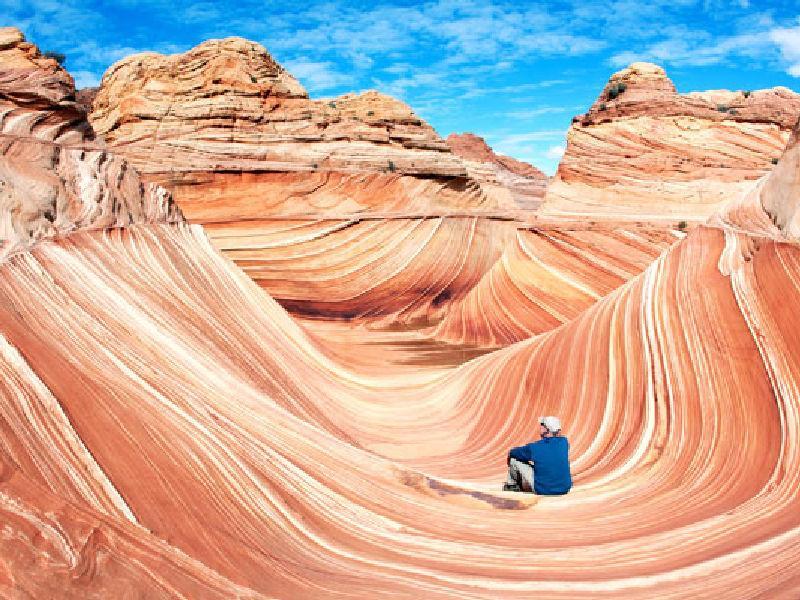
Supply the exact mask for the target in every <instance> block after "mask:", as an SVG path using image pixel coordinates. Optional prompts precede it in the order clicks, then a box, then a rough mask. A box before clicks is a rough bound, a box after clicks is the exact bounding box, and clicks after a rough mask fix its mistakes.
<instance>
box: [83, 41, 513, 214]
mask: <svg viewBox="0 0 800 600" xmlns="http://www.w3.org/2000/svg"><path fill="white" fill-rule="evenodd" d="M91 122H92V125H93V127H94V128H95V130H96V131H97V132H98V134H101V135H103V136H104V138H105V139H106V140H107V141H108V143H109V144H110V145H111V146H113V147H114V148H115V150H116V151H117V152H119V153H122V154H124V155H125V156H126V157H127V158H128V159H129V160H130V161H131V162H132V163H133V164H134V165H136V166H137V168H138V169H139V170H140V171H141V172H142V173H143V174H144V175H145V176H146V177H147V178H148V180H150V181H158V182H159V183H162V184H164V185H165V186H166V187H167V188H168V189H170V190H171V191H173V192H174V193H175V195H176V197H178V198H180V199H185V200H186V201H188V202H189V203H194V202H202V201H203V200H204V198H206V197H207V196H209V195H210V196H213V197H215V198H217V199H218V200H220V201H222V202H226V203H227V202H232V203H236V202H238V201H240V200H241V196H242V193H243V192H242V190H246V189H248V188H247V183H246V182H247V180H248V179H250V178H251V177H252V178H254V179H256V180H257V181H258V182H260V183H262V184H263V185H265V186H266V187H267V188H268V191H266V194H267V195H268V196H269V197H270V201H269V202H268V203H267V204H265V205H261V204H260V203H259V196H260V191H261V190H260V189H259V187H258V186H256V188H255V189H254V191H253V193H252V194H251V196H252V197H251V202H253V203H255V205H256V206H257V207H258V208H259V210H260V211H261V215H260V216H262V217H264V216H267V215H269V214H273V215H274V214H294V213H301V212H305V213H308V212H313V210H312V209H313V206H312V207H310V206H309V203H311V204H313V203H314V202H317V201H318V197H319V196H324V202H325V203H326V206H328V207H334V208H337V210H339V212H340V213H348V212H351V211H352V210H364V209H367V210H369V209H375V208H377V209H378V210H383V211H385V210H395V207H396V206H397V205H402V204H403V203H404V202H406V201H408V198H407V195H408V194H407V190H408V189H409V188H414V190H415V191H414V199H413V203H415V204H421V203H424V204H426V206H429V207H431V208H433V209H438V210H442V209H447V208H460V207H462V206H463V204H465V203H467V204H469V205H470V206H473V207H476V208H489V209H497V208H498V206H499V204H498V202H502V201H503V200H504V198H500V199H499V200H498V199H497V198H494V197H486V196H485V195H484V194H483V193H482V191H481V189H480V187H479V186H478V185H477V184H476V183H475V182H474V181H473V180H472V179H471V178H469V176H468V174H467V169H466V168H465V165H464V163H463V162H462V161H461V159H459V158H458V157H457V156H455V155H453V154H452V153H451V152H450V149H449V147H448V146H447V144H446V143H445V142H444V140H442V139H441V138H440V137H439V136H438V135H437V134H436V132H435V131H434V130H433V129H432V128H431V127H430V126H429V125H428V124H427V123H425V122H424V121H422V120H421V119H420V118H419V117H418V116H416V115H415V114H414V113H413V112H412V111H411V109H410V108H409V107H408V106H407V105H405V104H403V103H402V102H400V101H398V100H396V99H394V98H391V97H389V96H385V95H383V94H379V93H378V92H374V91H370V92H365V93H363V94H359V95H352V94H350V95H345V96H341V97H339V98H334V99H332V100H310V99H309V98H308V95H307V93H306V91H305V90H304V89H303V87H302V86H301V85H300V84H299V83H298V82H297V81H296V80H295V79H294V78H293V77H292V76H291V75H290V74H289V73H288V72H286V71H285V70H284V69H283V67H281V66H280V65H278V64H277V63H276V62H275V61H274V60H273V59H272V57H271V56H270V55H269V54H268V53H267V51H266V50H265V49H264V48H263V47H262V46H260V45H259V44H256V43H254V42H249V41H246V40H243V39H241V38H228V39H224V40H212V41H209V42H205V43H203V44H201V45H199V46H197V47H196V48H194V49H192V50H190V51H189V52H186V53H184V54H178V55H172V56H162V55H159V54H155V53H145V54H138V55H135V56H131V57H128V58H126V59H124V60H122V61H120V62H118V63H117V64H115V65H113V66H112V67H111V68H110V69H109V70H108V72H107V73H106V74H105V75H104V77H103V81H102V83H101V85H100V89H99V90H98V92H97V95H96V97H95V98H94V101H93V110H92V113H91ZM364 175H370V176H371V177H372V178H373V179H374V180H376V181H377V182H378V186H379V187H384V188H386V192H384V193H383V194H378V195H373V194H371V193H369V192H370V191H371V190H370V189H369V188H368V187H363V188H362V187H361V180H360V178H361V177H363V176H364ZM276 178H277V180H278V183H277V185H276V184H270V182H275V181H276ZM286 178H289V179H293V180H294V181H296V182H297V183H296V184H294V185H289V186H285V190H286V191H285V192H284V194H283V196H282V197H280V198H276V195H280V191H281V190H282V189H284V186H283V183H282V180H283V179H286ZM421 179H422V181H420V180H421ZM431 179H432V180H433V185H426V182H427V180H431ZM306 181H309V182H312V183H311V184H309V185H308V186H305V191H303V189H304V186H303V185H302V184H303V182H306ZM312 186H313V187H312ZM453 187H460V188H470V187H471V188H472V193H471V194H464V195H462V196H460V197H459V199H458V200H456V202H455V204H454V205H450V204H449V203H448V201H449V200H453V196H452V194H448V193H447V192H446V190H447V189H449V188H453ZM309 188H311V189H309ZM398 188H400V189H398ZM442 189H444V190H445V192H444V193H440V191H441V190H442ZM307 194H311V195H312V196H314V197H312V198H310V199H308V198H306V195H307ZM337 203H341V206H339V205H338V204H337ZM182 204H183V202H182ZM273 207H274V209H275V211H276V212H275V213H272V212H267V211H268V210H270V208H273ZM404 209H405V210H409V207H408V206H404ZM412 210H413V209H412Z"/></svg>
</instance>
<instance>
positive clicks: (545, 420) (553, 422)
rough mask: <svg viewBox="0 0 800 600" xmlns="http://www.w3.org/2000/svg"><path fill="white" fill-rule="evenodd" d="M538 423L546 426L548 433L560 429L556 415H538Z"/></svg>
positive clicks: (556, 431)
mask: <svg viewBox="0 0 800 600" xmlns="http://www.w3.org/2000/svg"><path fill="white" fill-rule="evenodd" d="M539 424H540V425H544V426H545V427H547V430H548V431H549V432H550V433H558V432H559V431H561V421H560V420H559V418H558V417H539Z"/></svg>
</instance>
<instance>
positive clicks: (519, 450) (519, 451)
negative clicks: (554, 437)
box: [506, 446, 533, 463]
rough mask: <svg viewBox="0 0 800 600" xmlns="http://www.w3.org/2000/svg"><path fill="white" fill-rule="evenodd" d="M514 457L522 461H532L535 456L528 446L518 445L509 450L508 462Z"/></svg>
mask: <svg viewBox="0 0 800 600" xmlns="http://www.w3.org/2000/svg"><path fill="white" fill-rule="evenodd" d="M512 458H516V459H517V460H518V461H521V462H524V463H526V462H530V461H532V460H533V456H531V451H530V448H529V447H528V446H517V447H516V448H512V449H511V450H509V452H508V460H507V461H506V463H510V462H511V459H512Z"/></svg>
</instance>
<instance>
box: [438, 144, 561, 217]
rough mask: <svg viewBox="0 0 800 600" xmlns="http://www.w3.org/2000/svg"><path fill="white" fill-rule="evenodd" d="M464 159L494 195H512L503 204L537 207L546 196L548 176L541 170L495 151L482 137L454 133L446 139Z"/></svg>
mask: <svg viewBox="0 0 800 600" xmlns="http://www.w3.org/2000/svg"><path fill="white" fill-rule="evenodd" d="M445 141H446V142H447V145H448V146H450V149H451V150H452V151H453V153H454V154H455V155H456V156H460V157H461V158H462V159H464V162H465V164H466V166H467V172H468V173H469V175H470V176H471V177H472V178H473V179H475V180H477V181H479V182H480V183H481V185H482V186H483V187H484V189H486V188H490V189H493V190H495V194H507V195H510V201H506V202H503V203H502V204H503V206H517V207H519V208H524V209H527V210H535V209H537V208H538V207H539V205H540V204H541V201H542V199H543V198H544V193H545V189H546V188H547V182H548V180H549V178H548V177H547V175H545V174H544V173H542V172H541V171H540V170H539V169H537V168H536V167H534V166H533V165H530V164H528V163H526V162H522V161H520V160H517V159H515V158H511V157H510V156H504V155H502V154H496V153H495V152H494V151H493V150H492V149H491V148H490V147H489V145H488V144H487V143H486V140H484V139H483V138H482V137H480V136H477V135H475V134H473V133H462V134H456V133H451V134H450V135H448V136H447V139H446V140H445Z"/></svg>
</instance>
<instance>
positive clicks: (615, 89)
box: [608, 83, 628, 100]
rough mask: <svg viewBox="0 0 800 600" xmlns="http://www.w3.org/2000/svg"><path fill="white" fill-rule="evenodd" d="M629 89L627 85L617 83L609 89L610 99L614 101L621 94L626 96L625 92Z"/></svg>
mask: <svg viewBox="0 0 800 600" xmlns="http://www.w3.org/2000/svg"><path fill="white" fill-rule="evenodd" d="M627 89H628V85H627V84H626V83H615V84H614V85H612V86H611V87H610V88H608V99H609V100H613V99H614V98H616V97H617V96H619V95H620V94H624V93H625V90H627Z"/></svg>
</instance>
